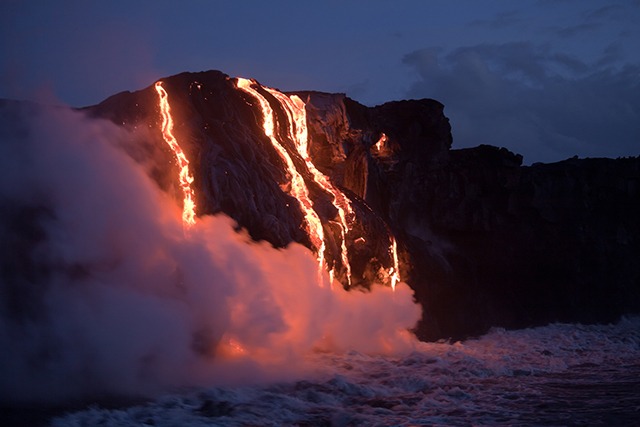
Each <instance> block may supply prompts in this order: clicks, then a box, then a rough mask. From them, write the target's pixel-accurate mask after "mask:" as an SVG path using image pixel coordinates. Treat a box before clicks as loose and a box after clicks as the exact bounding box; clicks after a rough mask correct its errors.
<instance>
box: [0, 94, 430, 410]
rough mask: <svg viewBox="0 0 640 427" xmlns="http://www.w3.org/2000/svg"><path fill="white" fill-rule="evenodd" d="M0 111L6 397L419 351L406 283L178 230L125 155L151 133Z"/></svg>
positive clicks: (231, 238)
mask: <svg viewBox="0 0 640 427" xmlns="http://www.w3.org/2000/svg"><path fill="white" fill-rule="evenodd" d="M0 110H2V111H1V112H2V114H0V117H1V118H0V162H1V164H0V233H1V234H2V239H1V242H0V257H1V259H0V280H1V281H2V282H1V287H0V289H1V290H0V292H1V294H0V295H1V299H0V378H2V380H1V381H0V401H1V402H8V403H11V402H51V401H65V400H66V399H71V398H82V397H89V398H91V397H93V396H103V395H110V394H112V395H128V394H132V395H139V394H143V395H156V394H160V393H162V392H164V391H166V390H167V389H168V388H171V387H178V386H195V385H200V386H205V385H206V386H209V385H216V384H218V385H219V384H240V383H248V382H260V381H275V380H284V379H287V378H292V377H293V376H309V375H314V374H315V373H316V372H317V370H318V369H319V365H318V364H317V363H315V362H311V361H310V359H309V358H308V357H307V355H308V354H309V352H310V351H312V350H313V351H330V352H337V353H341V352H344V351H347V350H351V349H353V350H357V351H361V352H365V353H371V354H402V353H407V352H409V351H411V350H412V349H413V348H414V347H415V344H416V342H415V339H414V338H413V337H412V336H411V335H410V334H409V333H408V332H407V329H408V328H411V327H412V326H413V325H414V324H415V323H416V321H417V320H418V318H419V316H420V308H419V307H418V306H417V305H415V304H414V302H413V299H412V291H411V290H410V289H409V288H408V287H407V286H406V285H404V284H400V285H399V286H397V288H396V291H395V292H392V291H391V289H389V288H383V287H381V286H374V288H373V290H372V292H367V293H364V292H360V291H355V292H345V291H344V290H342V289H341V287H340V286H339V285H336V286H333V287H331V286H329V282H328V276H327V277H325V283H324V285H323V286H319V284H318V279H317V277H318V276H317V261H316V260H315V257H314V256H313V254H311V252H310V251H309V250H307V249H306V248H304V247H302V246H300V245H297V244H291V245H290V246H289V247H287V248H286V249H282V250H277V249H274V248H272V247H271V246H270V245H268V244H266V243H256V242H252V241H250V239H249V237H248V236H247V235H246V234H245V233H243V232H239V233H238V232H236V231H234V224H233V222H232V221H231V220H230V219H229V218H227V217H224V216H216V217H202V218H199V221H198V223H197V224H196V225H195V226H194V227H193V228H191V229H189V230H186V231H185V230H184V229H183V226H182V219H181V212H180V208H181V207H180V206H179V205H178V203H179V202H177V201H176V200H174V198H173V197H172V196H171V195H169V194H167V193H164V192H162V191H161V190H160V189H159V188H158V186H157V185H156V184H155V182H154V181H152V180H151V179H150V178H149V177H148V176H147V173H146V170H147V166H148V165H144V164H140V163H136V162H135V161H134V160H133V159H132V158H131V157H130V156H128V155H127V154H126V150H125V149H124V147H131V146H135V144H136V141H137V140H138V139H140V140H142V139H145V138H146V139H147V140H149V139H153V138H155V137H152V136H150V135H148V134H144V133H143V132H141V131H138V132H136V133H135V134H133V133H131V132H129V130H127V129H126V128H121V127H118V126H116V125H114V124H112V123H110V122H106V121H101V120H93V119H88V118H86V117H84V116H83V115H82V114H81V113H78V112H74V111H71V110H69V109H65V108H44V107H36V106H28V105H25V104H18V103H12V102H5V103H3V104H0ZM162 143H163V142H162V141H161V140H160V141H158V144H162ZM176 179H177V177H176Z"/></svg>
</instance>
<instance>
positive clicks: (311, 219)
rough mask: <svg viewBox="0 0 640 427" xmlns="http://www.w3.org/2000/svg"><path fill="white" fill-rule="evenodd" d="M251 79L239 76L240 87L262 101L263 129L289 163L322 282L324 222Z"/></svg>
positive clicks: (294, 188) (293, 188) (292, 181)
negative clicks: (278, 136)
mask: <svg viewBox="0 0 640 427" xmlns="http://www.w3.org/2000/svg"><path fill="white" fill-rule="evenodd" d="M251 84H252V83H251V81H250V80H247V79H243V78H238V88H239V89H241V90H243V91H245V92H246V93H248V94H249V95H251V96H253V97H254V98H256V99H257V100H258V102H259V103H260V108H261V109H262V116H263V119H264V120H263V129H264V133H265V135H266V136H267V137H268V138H269V139H270V140H271V143H272V144H273V147H274V148H275V149H276V151H277V152H278V154H279V155H280V157H281V158H282V160H284V162H285V164H286V165H287V174H288V176H289V179H290V180H291V189H290V190H289V194H290V195H291V196H293V197H295V198H296V199H298V201H299V202H300V207H301V208H302V212H303V213H304V217H305V220H306V231H307V234H308V235H309V238H310V240H311V243H312V244H313V246H315V248H316V250H317V251H318V262H319V269H318V283H320V284H322V283H323V281H322V272H323V268H324V267H325V260H324V249H325V243H324V230H323V229H322V223H321V222H320V217H319V216H318V214H317V213H316V212H315V211H314V210H313V202H312V201H311V199H310V198H309V189H308V188H307V185H306V184H305V182H304V178H302V175H300V173H299V172H298V171H297V170H296V167H295V165H294V164H293V160H292V159H291V156H290V155H289V153H288V152H287V150H286V149H285V148H284V147H283V146H282V144H280V141H278V139H277V138H276V136H275V126H274V121H273V109H272V108H271V106H270V105H269V102H268V101H267V100H266V99H265V98H264V97H263V96H262V95H260V93H258V91H256V90H255V89H254V88H252V87H251Z"/></svg>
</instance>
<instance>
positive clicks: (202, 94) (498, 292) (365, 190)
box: [85, 71, 640, 340]
mask: <svg viewBox="0 0 640 427" xmlns="http://www.w3.org/2000/svg"><path fill="white" fill-rule="evenodd" d="M163 82H164V86H165V89H166V90H167V92H168V94H169V98H170V103H171V106H172V111H173V115H174V120H175V123H176V128H175V134H176V137H177V138H178V140H179V141H180V145H181V146H182V147H183V150H184V151H185V152H186V153H187V157H188V158H189V160H190V162H191V166H192V170H193V171H194V178H195V181H194V184H193V185H194V187H195V189H196V206H197V214H198V215H207V214H215V213H217V212H224V213H226V214H227V215H229V216H231V217H232V218H234V219H235V220H236V221H237V222H238V225H239V226H240V227H244V228H246V229H247V230H248V231H249V233H250V235H251V236H252V237H253V238H254V239H256V240H267V241H269V242H270V243H271V244H273V245H274V246H277V247H282V246H285V245H287V244H288V243H290V242H292V241H295V242H300V243H302V244H304V245H306V246H308V247H310V248H312V249H313V245H312V243H311V241H310V239H309V235H308V233H307V232H305V231H304V221H305V220H304V218H303V214H302V212H301V209H300V205H299V203H298V201H297V200H296V199H294V198H293V197H292V196H291V195H289V194H288V193H287V192H286V191H285V190H286V188H285V187H286V185H287V184H286V183H287V174H288V172H287V171H286V167H285V165H284V164H283V160H282V158H281V157H279V155H278V153H277V152H276V151H275V150H274V148H273V146H272V145H271V144H270V143H269V140H268V138H267V137H266V136H265V133H264V130H263V128H262V122H263V118H262V116H261V113H260V110H259V105H258V103H257V102H256V99H254V98H252V97H251V96H249V95H247V94H246V93H244V92H242V91H240V90H239V89H238V88H237V87H236V83H235V80H234V79H229V78H228V77H227V76H226V75H224V74H222V73H220V72H215V71H211V72H206V73H196V74H191V73H184V74H180V75H177V76H173V77H170V78H167V79H163ZM254 86H255V87H256V88H257V89H256V90H257V91H258V92H259V93H260V94H262V95H263V96H264V97H265V99H266V100H267V101H268V102H269V104H270V105H271V107H272V108H273V110H274V115H275V117H276V122H277V133H278V135H279V138H280V139H281V140H282V141H283V142H282V143H283V146H285V148H286V149H287V151H288V152H289V153H290V154H291V158H292V162H293V163H294V164H295V165H296V169H298V170H299V171H300V173H301V175H302V177H303V178H304V180H305V182H307V185H308V187H309V193H310V196H309V197H310V198H311V200H312V201H313V209H314V211H315V212H316V213H317V215H318V217H319V218H320V220H321V222H322V226H323V229H324V231H325V235H326V242H327V247H326V258H327V260H328V264H329V265H330V266H333V267H334V268H335V271H336V274H337V276H336V277H337V278H338V279H339V280H340V281H341V282H342V283H343V285H345V286H348V285H349V284H348V283H347V280H346V275H347V271H346V270H347V267H346V265H345V262H344V260H343V259H341V257H340V246H341V244H342V242H343V241H344V243H345V246H346V250H347V252H348V258H349V263H350V264H351V268H352V272H351V273H352V277H353V279H352V281H351V282H350V284H351V285H353V286H356V285H360V286H365V287H366V286H369V285H370V284H371V283H372V281H374V280H380V279H383V281H384V280H388V277H386V278H385V277H382V278H381V277H380V274H379V272H380V271H382V269H390V268H392V266H393V259H392V255H391V254H390V252H389V245H390V241H391V240H390V239H392V236H395V238H396V239H397V241H398V256H399V259H400V267H401V276H402V279H403V280H404V281H406V282H407V283H408V284H409V285H410V286H411V287H412V288H413V289H414V290H415V292H416V299H417V300H418V302H419V303H420V304H421V305H422V307H423V310H424V313H423V320H422V322H421V323H420V324H419V325H418V327H417V330H416V332H417V334H418V336H419V337H420V338H422V339H427V340H436V339H440V338H449V337H452V338H462V337H465V336H469V335H474V334H480V333H482V332H485V331H486V330H488V328H490V327H492V326H502V327H507V328H519V327H527V326H534V325H540V324H545V323H548V322H553V321H564V322H572V321H576V322H608V321H613V320H615V319H616V318H617V317H619V316H620V315H621V314H625V313H637V312H640V263H638V262H637V260H638V259H640V226H639V222H638V220H637V218H639V217H640V194H639V191H640V190H639V189H638V186H639V178H640V171H639V169H640V160H639V159H638V158H630V159H618V160H609V159H585V160H578V159H571V160H567V161H564V162H560V163H555V164H549V165H543V164H535V165H533V166H530V167H523V166H521V162H522V158H521V156H518V155H514V154H512V153H510V152H509V151H508V150H506V149H497V148H495V147H490V146H480V147H477V148H474V149H467V150H450V147H451V142H452V137H451V128H450V126H449V122H448V119H447V118H446V117H445V116H444V114H443V108H444V107H443V105H442V104H440V103H438V102H437V101H434V100H429V99H424V100H412V101H399V102H390V103H387V104H384V105H381V106H377V107H373V108H368V107H365V106H363V105H360V104H358V103H357V102H355V101H353V100H351V99H349V98H346V97H345V96H344V95H340V94H326V93H318V92H297V93H296V95H298V96H299V97H300V98H301V99H302V100H303V101H304V102H305V109H306V113H307V124H308V132H309V153H310V157H311V159H312V161H313V164H314V165H315V167H316V168H317V169H318V170H319V171H320V172H322V173H323V174H324V175H325V176H326V177H328V179H329V180H330V182H331V183H332V185H333V186H335V188H337V189H339V190H340V191H341V192H342V194H344V195H345V197H347V198H348V199H349V201H350V203H351V206H353V217H352V226H353V228H352V229H350V230H349V231H348V232H347V233H344V232H341V230H340V227H339V225H337V218H338V217H339V212H338V209H337V207H336V206H337V205H336V201H335V200H334V198H333V197H332V196H331V195H330V194H328V193H327V191H326V190H323V189H322V188H319V186H318V185H317V184H315V183H314V182H313V179H312V177H311V170H310V169H309V167H307V166H305V163H304V160H303V159H302V157H301V155H299V154H296V151H295V149H294V148H293V146H292V144H293V143H292V141H291V140H290V139H288V137H287V135H288V130H289V129H288V127H290V126H291V125H287V120H286V112H285V111H284V109H283V108H282V106H281V105H280V104H279V103H278V102H277V100H276V99H275V98H274V97H273V96H272V95H271V94H270V93H269V92H268V91H266V90H265V89H263V88H261V87H259V85H254ZM85 111H86V112H87V113H88V114H90V115H92V116H96V117H103V118H108V119H110V120H112V121H113V122H114V123H117V124H123V125H127V126H130V127H133V128H135V127H140V126H142V127H145V128H148V129H151V133H150V135H151V136H152V137H151V138H150V140H149V144H148V145H147V146H145V147H137V148H135V149H131V155H132V156H133V157H134V158H136V159H138V160H139V161H141V162H143V159H149V158H153V159H156V160H157V161H156V162H155V163H153V164H152V166H150V167H149V173H150V174H151V176H153V177H154V178H155V179H156V181H157V182H158V184H159V185H160V186H161V187H162V188H164V189H165V190H167V191H169V192H174V193H177V191H178V190H177V189H176V186H175V182H174V178H173V177H175V176H176V174H177V168H174V169H176V170H167V168H166V165H167V164H168V163H170V162H171V155H172V153H171V152H169V151H168V149H167V148H166V147H165V145H164V144H163V143H162V139H161V136H160V134H159V131H158V130H157V129H158V128H159V126H158V121H159V113H158V110H157V95H156V94H155V92H154V90H153V88H152V87H151V88H147V89H145V90H143V91H139V92H135V93H128V92H127V93H121V94H118V95H114V96H113V97H111V98H109V99H107V100H105V101H104V102H102V103H101V104H99V105H97V106H93V107H88V108H87V109H85ZM178 198H179V197H178Z"/></svg>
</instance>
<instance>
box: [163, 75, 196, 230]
mask: <svg viewBox="0 0 640 427" xmlns="http://www.w3.org/2000/svg"><path fill="white" fill-rule="evenodd" d="M155 88H156V91H157V92H158V96H159V97H160V101H159V108H160V112H161V114H162V136H163V138H164V140H165V141H166V143H167V144H169V147H171V150H173V152H174V154H175V155H176V159H177V160H178V166H179V167H180V176H179V178H180V187H182V192H183V194H184V201H183V208H182V224H183V226H184V228H185V229H188V228H190V227H191V226H193V225H194V224H195V223H196V212H195V209H196V203H195V197H194V194H193V189H192V188H191V183H192V182H193V176H192V175H191V174H190V173H189V160H187V157H186V156H185V154H184V152H183V151H182V149H181V148H180V146H179V145H178V141H177V140H176V138H175V137H174V136H173V117H171V107H169V95H168V94H167V91H166V90H164V88H163V87H162V82H156V85H155Z"/></svg>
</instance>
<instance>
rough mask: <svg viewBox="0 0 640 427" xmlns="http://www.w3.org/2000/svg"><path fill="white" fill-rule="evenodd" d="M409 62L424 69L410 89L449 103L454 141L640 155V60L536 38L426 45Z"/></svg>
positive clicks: (550, 156)
mask: <svg viewBox="0 0 640 427" xmlns="http://www.w3.org/2000/svg"><path fill="white" fill-rule="evenodd" d="M611 50H612V52H605V55H604V56H605V57H606V55H607V54H609V55H611V54H613V53H615V52H614V51H615V48H614V47H612V48H611ZM403 62H404V63H405V64H406V65H408V66H410V67H412V68H413V69H414V70H415V71H416V72H417V73H418V75H419V79H418V81H416V82H415V83H414V84H413V85H412V86H411V88H410V89H409V91H408V93H407V95H408V96H409V97H413V98H421V97H431V98H435V99H438V100H439V101H441V102H443V103H444V104H445V106H446V108H445V114H447V116H448V117H449V118H450V119H451V124H452V128H453V136H454V148H463V147H472V146H477V145H478V144H492V145H497V146H503V147H507V148H509V149H510V150H512V151H515V152H517V153H520V154H523V155H524V161H525V163H532V162H537V161H557V160H560V159H563V158H569V157H572V156H574V155H577V154H579V155H580V156H581V157H617V156H625V155H629V153H635V155H640V65H638V64H626V65H623V66H621V67H617V68H616V67H611V66H605V65H603V64H598V63H596V64H589V63H585V62H583V61H581V60H580V59H578V58H576V57H574V56H571V55H567V54H563V53H558V52H555V51H553V50H552V49H551V48H550V47H549V46H548V45H540V44H535V43H531V42H519V43H504V44H478V45H473V46H465V47H461V48H458V49H455V50H453V51H451V52H443V51H442V50H440V49H437V48H427V49H422V50H417V51H414V52H412V53H409V54H407V55H406V56H405V57H404V59H403Z"/></svg>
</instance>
